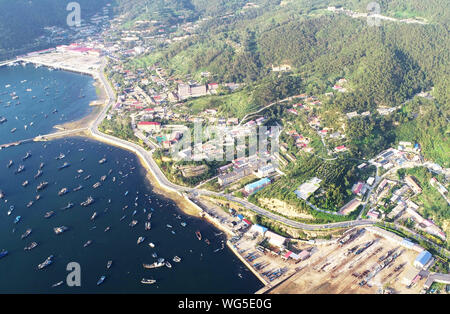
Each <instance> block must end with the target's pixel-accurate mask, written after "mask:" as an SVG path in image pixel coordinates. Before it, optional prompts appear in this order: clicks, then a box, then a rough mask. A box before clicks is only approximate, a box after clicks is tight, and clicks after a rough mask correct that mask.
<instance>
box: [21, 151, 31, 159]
mask: <svg viewBox="0 0 450 314" xmlns="http://www.w3.org/2000/svg"><path fill="white" fill-rule="evenodd" d="M30 157H31V153H30V152H27V154H26V155H25V157H23V158H22V160H23V161H25V160H27V159H28V158H30Z"/></svg>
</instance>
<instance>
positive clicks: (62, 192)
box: [58, 188, 69, 196]
mask: <svg viewBox="0 0 450 314" xmlns="http://www.w3.org/2000/svg"><path fill="white" fill-rule="evenodd" d="M68 192H69V190H68V189H67V188H62V189H61V190H60V191H59V192H58V195H59V196H63V195H65V194H67V193H68Z"/></svg>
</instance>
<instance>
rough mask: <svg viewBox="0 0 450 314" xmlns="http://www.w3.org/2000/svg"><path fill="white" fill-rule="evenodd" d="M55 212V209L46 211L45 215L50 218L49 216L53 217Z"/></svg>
mask: <svg viewBox="0 0 450 314" xmlns="http://www.w3.org/2000/svg"><path fill="white" fill-rule="evenodd" d="M54 214H55V212H54V211H49V212H46V213H45V215H44V218H47V219H48V218H50V217H52V216H53V215H54Z"/></svg>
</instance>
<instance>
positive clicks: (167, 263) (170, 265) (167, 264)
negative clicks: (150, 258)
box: [164, 261, 172, 268]
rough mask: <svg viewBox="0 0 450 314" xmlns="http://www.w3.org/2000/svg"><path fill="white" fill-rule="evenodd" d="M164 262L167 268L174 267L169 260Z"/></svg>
mask: <svg viewBox="0 0 450 314" xmlns="http://www.w3.org/2000/svg"><path fill="white" fill-rule="evenodd" d="M164 264H165V265H166V267H167V268H172V264H170V263H169V262H168V261H166V262H165V263H164Z"/></svg>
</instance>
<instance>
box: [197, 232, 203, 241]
mask: <svg viewBox="0 0 450 314" xmlns="http://www.w3.org/2000/svg"><path fill="white" fill-rule="evenodd" d="M195 235H196V236H197V239H198V240H199V241H201V240H202V234H201V233H200V231H199V230H197V231H195Z"/></svg>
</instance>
